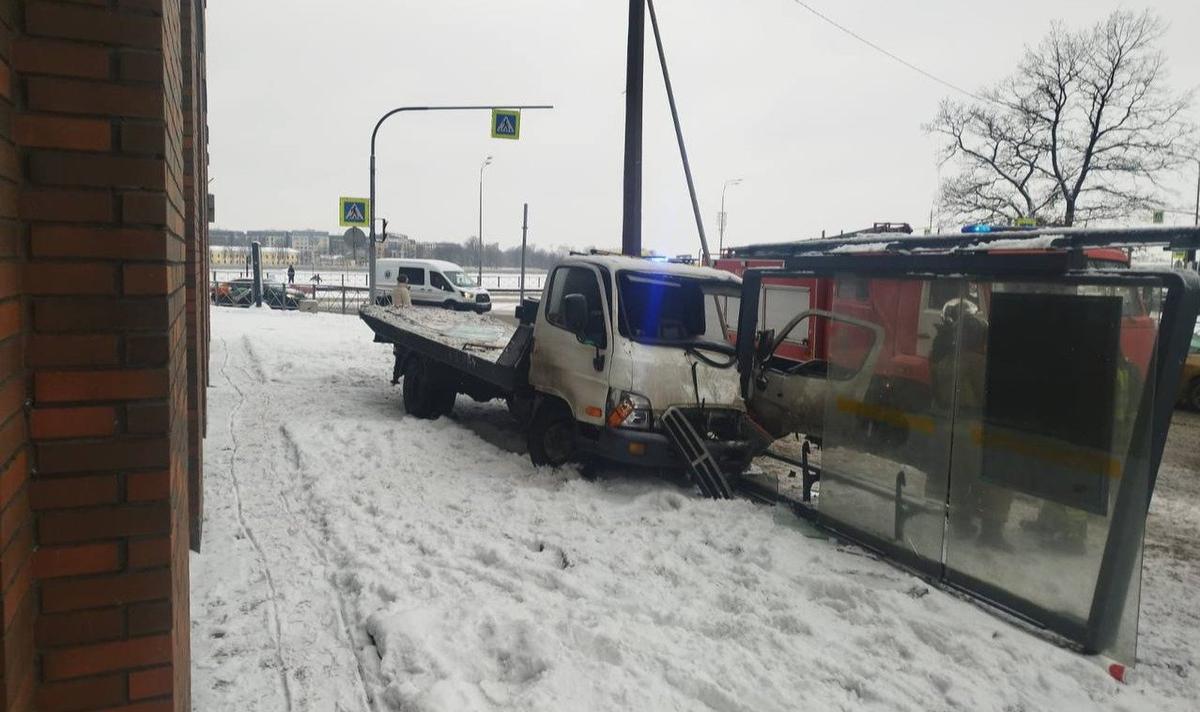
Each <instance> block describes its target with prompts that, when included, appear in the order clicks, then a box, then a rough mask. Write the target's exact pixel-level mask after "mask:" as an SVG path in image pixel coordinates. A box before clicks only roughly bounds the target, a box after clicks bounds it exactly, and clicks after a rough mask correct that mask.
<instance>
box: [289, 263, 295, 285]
mask: <svg viewBox="0 0 1200 712" xmlns="http://www.w3.org/2000/svg"><path fill="white" fill-rule="evenodd" d="M295 283H296V268H295V267H294V266H292V265H288V284H295Z"/></svg>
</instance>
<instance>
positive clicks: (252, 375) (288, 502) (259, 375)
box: [239, 338, 375, 712]
mask: <svg viewBox="0 0 1200 712" xmlns="http://www.w3.org/2000/svg"><path fill="white" fill-rule="evenodd" d="M242 347H243V349H244V351H245V353H246V357H247V361H246V364H248V365H240V366H239V369H240V370H241V372H242V374H243V375H244V376H245V377H246V382H247V383H262V384H266V382H267V381H268V380H269V379H268V375H267V374H268V369H267V368H266V367H264V359H263V357H262V355H261V354H260V353H259V352H258V350H256V349H255V348H254V344H253V343H252V342H251V341H249V340H248V339H245V338H243V340H242ZM275 394H276V389H274V388H270V387H266V388H263V389H262V392H261V393H255V394H254V397H255V399H256V400H257V401H258V402H259V403H260V404H261V408H262V409H263V410H264V411H266V412H267V413H280V412H284V411H285V410H286V409H285V408H282V407H279V406H278V401H277V399H276V395H275ZM279 435H280V440H279V442H280V443H281V444H282V449H283V457H284V458H285V459H286V461H287V464H288V466H290V467H291V469H292V470H294V471H296V472H297V473H299V474H300V476H301V477H302V478H304V485H305V486H304V491H305V492H306V495H307V496H306V504H307V505H308V507H307V509H306V512H305V514H304V515H303V516H301V515H297V513H296V510H295V509H294V508H293V506H292V498H291V497H290V496H289V490H288V488H286V487H280V488H279V489H278V491H277V492H276V494H277V496H278V498H279V502H280V503H281V504H282V505H283V510H284V512H285V513H286V514H287V518H288V520H289V521H291V522H307V523H309V524H311V525H313V526H314V527H316V528H317V529H319V530H320V532H321V533H322V534H323V535H324V538H325V539H326V540H328V539H329V537H330V531H329V527H328V522H327V520H326V519H325V518H324V517H320V518H316V519H314V517H313V516H312V515H313V513H315V512H317V511H318V508H317V504H318V503H317V501H316V499H315V497H314V495H313V492H312V481H313V478H312V477H311V476H310V475H309V474H308V473H306V472H305V471H304V470H303V468H302V467H301V450H300V446H299V443H298V441H297V440H296V438H295V437H293V436H292V434H291V432H290V431H289V430H288V428H287V425H286V424H282V425H280V426H279ZM269 442H271V441H270V440H266V441H265V442H264V444H266V443H269ZM264 460H265V462H266V463H267V467H268V472H267V474H268V475H269V476H268V477H266V478H264V480H265V481H269V482H276V483H277V482H280V481H281V480H282V477H281V475H280V472H279V470H278V469H277V468H276V463H277V462H278V459H277V458H275V457H267V458H265V459H264ZM298 528H299V529H300V532H301V535H302V536H303V538H304V540H305V541H306V542H307V543H308V548H309V550H310V551H312V552H313V555H314V556H315V557H316V559H318V560H319V561H320V563H321V564H322V565H324V567H325V569H326V570H327V571H330V572H332V573H331V574H330V575H329V576H328V577H327V581H328V584H329V587H328V589H327V590H326V591H325V593H326V594H327V597H328V599H329V604H330V607H331V608H332V612H333V614H334V617H335V619H336V621H337V624H336V626H335V629H334V630H333V633H334V637H335V638H337V639H339V640H341V642H343V643H344V644H345V645H346V646H347V647H348V648H349V649H350V654H351V655H352V656H353V658H354V662H355V669H354V676H355V680H354V685H355V689H356V691H357V692H358V693H359V694H358V700H357V701H358V705H359V707H360V708H362V709H365V710H373V709H375V706H374V705H373V704H372V699H373V698H372V695H371V693H370V692H369V689H368V685H367V683H366V672H365V670H364V669H363V662H362V659H361V658H360V656H359V655H358V652H357V650H356V647H355V637H354V631H353V628H352V627H351V626H350V625H349V623H348V620H349V619H350V618H351V616H349V615H348V613H347V609H348V602H347V601H346V599H345V597H344V595H343V593H344V592H343V590H342V587H341V586H340V585H339V582H338V580H337V573H338V572H339V571H340V567H338V566H334V565H332V564H331V562H330V559H329V552H328V551H327V548H328V547H326V546H322V545H321V544H319V543H318V542H317V541H316V540H314V538H313V536H312V532H311V531H310V529H309V527H304V526H301V527H298ZM337 704H338V706H337V710H338V712H341V710H342V709H343V708H342V706H341V703H340V702H339V703H337Z"/></svg>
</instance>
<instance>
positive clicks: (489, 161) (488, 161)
mask: <svg viewBox="0 0 1200 712" xmlns="http://www.w3.org/2000/svg"><path fill="white" fill-rule="evenodd" d="M490 165H492V157H491V156H488V157H487V158H485V159H484V161H483V163H482V164H481V165H480V166H479V286H480V287H482V286H483V169H484V168H487V167H488V166H490Z"/></svg>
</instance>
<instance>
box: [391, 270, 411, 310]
mask: <svg viewBox="0 0 1200 712" xmlns="http://www.w3.org/2000/svg"><path fill="white" fill-rule="evenodd" d="M392 306H393V307H411V306H412V289H411V288H410V287H409V286H408V277H406V276H404V275H402V274H401V275H397V276H396V286H395V287H392Z"/></svg>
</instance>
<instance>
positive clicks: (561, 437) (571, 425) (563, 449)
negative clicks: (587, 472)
mask: <svg viewBox="0 0 1200 712" xmlns="http://www.w3.org/2000/svg"><path fill="white" fill-rule="evenodd" d="M527 443H528V445H529V459H530V460H532V461H533V464H534V465H536V466H538V467H541V466H543V465H548V466H550V467H559V466H562V465H565V464H567V463H568V462H571V461H572V460H574V459H575V457H576V455H577V447H576V443H575V416H574V415H573V414H572V413H571V410H570V408H568V407H567V406H566V405H565V404H564V403H563V402H562V401H559V400H546V401H543V402H542V403H541V404H540V405H538V407H537V410H536V411H535V412H534V414H533V418H532V419H531V420H530V421H529V432H528V435H527Z"/></svg>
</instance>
